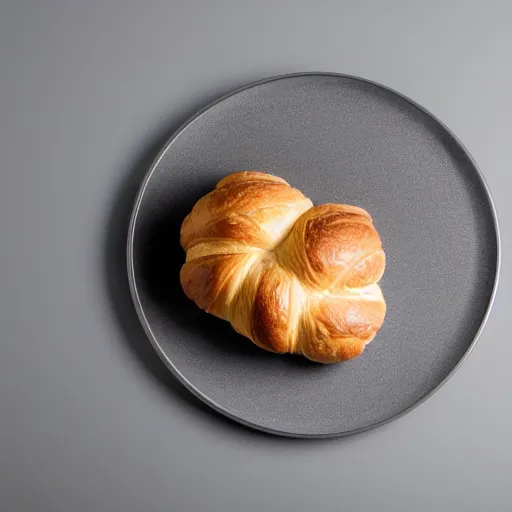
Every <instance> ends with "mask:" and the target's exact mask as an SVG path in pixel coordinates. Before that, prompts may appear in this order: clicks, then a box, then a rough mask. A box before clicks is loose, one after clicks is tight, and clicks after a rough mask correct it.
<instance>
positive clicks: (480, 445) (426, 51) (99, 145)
mask: <svg viewBox="0 0 512 512" xmlns="http://www.w3.org/2000/svg"><path fill="white" fill-rule="evenodd" d="M0 6H1V7H0V70H1V72H0V155H1V161H2V168H1V180H2V181H1V186H0V213H1V215H0V233H1V235H2V246H1V254H2V257H1V259H0V326H1V327H0V328H1V334H2V336H1V343H0V405H1V411H2V420H1V426H0V471H1V479H0V500H1V501H2V504H1V509H2V510H6V511H9V512H10V511H17V512H18V511H29V512H32V511H42V510H44V511H61V510H63V511H68V510H74V511H93V510H94V511H95V510H108V511H112V510H116V511H117V510H119V511H136V512H137V511H140V510H154V511H160V510H161V511H169V510H172V511H177V512H180V511H188V510H200V511H202V510H206V511H222V512H227V511H244V512H245V511H248V512H256V511H259V510H268V511H273V510H282V511H288V510H290V511H291V510H293V511H309V510H315V509H320V510H324V511H338V510H340V509H343V510H349V511H356V512H357V511H364V512H366V511H373V510H394V511H404V512H410V511H411V510H413V511H415V512H416V511H420V512H430V511H431V510H442V511H452V510H465V511H481V510H492V511H507V510H510V507H511V503H512V497H511V495H510V489H509V488H510V478H511V457H512V443H510V431H511V428H512V411H511V406H510V396H511V393H512V381H511V375H510V361H511V359H512V345H511V343H510V333H509V317H510V311H511V307H512V297H511V289H510V279H511V277H512V274H511V272H512V268H511V266H510V263H511V259H510V254H511V252H510V249H511V246H510V231H511V228H512V224H511V222H512V218H511V216H512V206H511V203H510V186H511V183H510V170H509V168H510V112H511V111H512V99H511V96H510V90H511V88H512V71H511V69H510V65H509V60H510V54H511V50H512V34H511V32H510V17H511V15H512V12H511V9H512V7H511V6H510V4H509V3H507V2H502V1H501V0H500V1H498V0H496V1H490V2H471V1H470V2H467V1H464V2H462V1H454V0H451V1H443V2H441V1H440V0H436V1H431V2H410V1H407V2H406V1H392V0H390V1H389V2H385V3H382V2H377V1H376V0H375V1H369V0H362V1H358V2H337V3H334V2H332V3H331V2H329V3H327V2H325V3H321V2H304V1H301V0H298V1H297V2H293V3H292V2H288V3H286V2H277V3H276V2H274V1H272V2H271V1H270V0H261V1H259V2H245V1H242V2H231V1H228V0H219V1H217V2H207V1H206V0H205V1H191V2H182V1H177V0H174V1H170V0H165V1H164V0H148V1H146V2H136V1H134V0H128V1H124V2H120V1H114V0H101V1H100V0H89V1H88V2H77V1H69V0H61V1H56V0H42V1H35V0H32V1H26V0H16V1H14V0H11V1H5V0H4V1H3V2H0ZM307 69H309V70H315V69H322V70H332V71H339V72H345V73H351V74H356V75H360V76H364V77H368V78H371V79H374V80H377V81H379V82H382V83H384V84H386V85H389V86H391V87H393V88H395V89H398V90H400V91H402V92H403V93H405V94H406V95H407V96H409V97H412V98H414V99H415V100H416V101H418V102H419V103H420V104H422V105H424V106H425V107H426V108H428V109H429V110H431V111H432V112H433V113H434V114H436V115H437V116H439V117H440V118H441V119H443V121H444V122H445V123H446V124H447V125H448V126H449V127H450V128H451V129H452V130H453V131H454V132H455V133H456V134H457V135H458V136H459V137H460V138H461V140H462V141H463V142H464V144H465V145H466V146H467V147H468V148H469V150H470V151H471V153H472V154H473V156H474V157H475V159H476V161H477V162H478V164H479V166H480V167H481V168H482V171H483V172H484V174H485V177H486V179H487V181H488V183H489V186H490V188H491V191H492V193H493V196H494V199H495V201H496V205H497V209H498V215H499V217H500V221H501V233H502V242H503V266H502V273H501V279H500V288H499V290H498V294H497V298H496V303H495V306H494V308H493V312H492V314H491V316H490V319H489V322H488V324H487V327H486V329H485V331H484V333H483V335H482V337H481V339H480V341H479V343H478V344H477V347H476V348H475V350H474V351H473V353H472V354H471V356H470V357H469V358H468V360H467V361H466V363H465V364H464V366H463V367H462V368H461V369H460V370H459V371H458V372H457V374H456V376H455V377H454V378H453V379H451V380H450V381H449V382H448V384H446V386H444V387H443V388H442V390H441V391H439V393H437V394H436V395H435V396H434V397H433V398H431V399H430V400H428V402H427V403H425V404H424V405H422V406H421V407H419V408H418V409H416V410H415V411H414V412H412V413H411V414H408V415H406V416H405V417H403V418H402V419H400V420H398V421H395V422H393V423H391V424H389V425H387V426H385V427H382V428H379V429H377V430H373V431H371V432H369V433H366V434H362V435H358V436H353V437H350V438H345V439H341V440H332V441H302V440H301V441H295V440H287V439H280V438H274V437H270V436H264V435H261V434H258V433H253V432H252V431H249V430H248V429H244V428H240V427H238V426H236V425H234V424H233V423H232V422H228V421H225V420H223V419H220V418H219V417H218V415H215V414H211V413H210V412H209V410H208V408H202V407H201V406H200V405H198V404H196V402H194V401H190V400H189V399H188V394H186V393H182V392H181V389H182V388H181V387H180V386H177V385H176V384H175V381H174V380H173V378H172V376H170V375H169V372H168V371H167V370H166V369H165V367H163V365H162V364H161V363H160V361H159V359H158V357H157V356H156V354H155V353H154V351H153V349H152V348H151V347H150V346H149V350H146V349H147V347H148V345H149V344H148V343H147V340H146V339H145V336H144V333H143V332H142V329H141V328H140V326H139V323H138V321H137V320H136V318H135V317H134V315H133V308H132V306H131V301H130V299H129V291H128V287H127V284H126V280H125V278H124V270H125V269H124V261H125V241H126V225H127V222H128V217H129V213H130V210H131V206H132V201H133V198H134V196H135V193H136V190H137V187H138V184H139V183H140V180H141V179H142V176H143V175H144V173H145V172H146V170H147V168H148V166H149V164H150V162H151V161H152V159H153V158H154V156H155V154H156V152H157V151H158V150H159V149H160V148H161V147H162V145H163V144H164V142H165V140H166V139H167V138H168V137H169V136H170V134H171V133H172V131H174V129H175V128H176V127H177V126H179V125H180V124H181V123H182V122H183V121H184V120H185V119H186V118H187V117H189V116H190V115H191V114H192V113H193V112H194V111H196V110H197V109H198V108H200V107H202V106H203V105H204V104H206V103H208V102H209V101H210V100H212V99H214V98H215V97H217V96H219V95H220V94H224V93H225V92H228V91H229V90H231V89H232V88H233V87H237V86H240V85H243V84H244V83H247V82H250V81H252V80H256V79H259V78H263V77H265V76H269V75H274V74H280V73H287V72H293V71H301V70H307Z"/></svg>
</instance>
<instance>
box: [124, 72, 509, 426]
mask: <svg viewBox="0 0 512 512" xmlns="http://www.w3.org/2000/svg"><path fill="white" fill-rule="evenodd" d="M241 169H258V170H264V171H268V172H272V173H274V174H277V175H279V176H281V177H284V178H285V179H286V180H288V182H289V183H291V184H292V185H293V186H296V187H298V188H299V189H300V190H302V191H303V192H304V193H305V194H306V195H307V196H308V197H310V198H311V199H312V200H313V202H314V203H315V204H324V203H328V202H333V203H342V204H355V205H357V206H362V207H364V208H365V209H367V210H368V211H370V212H371V215H372V217H373V221H374V223H375V226H376V227H377V229H378V231H379V233H380V235H381V238H382V240H383V246H384V249H385V251H386V262H387V265H386V266H387V269H386V272H385V275H384V277H383V279H382V281H381V286H382V288H383V291H384V294H385V297H386V301H387V315H386V317H387V318H386V321H385V324H384V327H383V328H382V329H381V330H380V332H379V334H378V336H377V337H376V339H375V343H372V344H371V345H369V346H368V347H367V348H366V350H365V353H364V355H362V356H361V357H359V358H356V359H355V360H352V361H349V362H346V363H344V364H338V365H327V366H325V365H318V364H316V363H311V362H309V361H305V360H304V359H303V358H300V357H282V356H279V355H274V354H269V353H266V352H263V351H261V350H260V349H258V348H257V347H255V346H254V345H253V344H252V343H250V342H248V341H247V340H246V339H245V338H243V337H242V336H240V335H239V334H237V333H236V332H235V331H234V330H233V329H231V328H230V327H229V326H228V325H227V324H226V323H225V322H222V321H220V320H218V319H216V318H213V317H211V316H210V315H207V316H205V315H204V313H203V312H202V311H200V310H199V309H198V308H197V307H196V306H195V304H194V303H193V302H191V301H190V300H187V298H186V297H185V295H184V293H183V291H182V290H181V286H180V283H179V269H180V267H181V265H182V264H183V263H184V260H185V257H184V253H183V251H182V250H180V243H179V240H180V225H181V222H182V221H183V219H184V217H185V215H187V213H188V212H190V210H191V209H192V206H193V205H194V203H195V202H196V201H197V199H199V197H201V196H202V195H203V194H204V193H205V192H208V191H209V190H212V189H213V188H214V187H215V183H216V182H217V181H219V179H221V178H222V177H224V176H225V175H226V174H228V173H230V172H234V171H237V170H241ZM496 229H497V228H496V219H495V212H494V208H493V205H492V200H491V198H490V196H489V193H488V190H487V188H486V186H485V184H484V183H483V181H482V177H481V174H480V172H479V170H478V168H477V167H476V166H475V164H474V162H473V161H472V159H471V157H470V156H469V155H468V154H467V152H466V151H465V149H464V148H463V147H462V146H461V145H460V143H459V142H458V141H457V140H456V139H455V138H454V136H453V135H452V134H450V133H449V132H448V131H447V129H446V128H445V127H444V126H442V125H441V124H440V123H439V122H437V121H436V120H435V119H434V118H433V117H432V116H431V115H430V114H428V113H427V112H425V111H424V110H423V109H422V108H420V107H419V106H417V105H415V104H413V103H412V102H410V101H408V100H406V99H405V98H404V97H403V96H400V95H398V94H397V93H395V92H393V91H390V90H388V89H385V88H383V87H381V86H379V85H377V84H374V83H370V82H367V81H363V80H360V79H358V78H355V77H348V76H339V75H329V74H307V75H287V76H284V77H278V78H271V79H268V80H264V81H262V82H258V83H256V84H253V85H248V86H247V87H244V88H243V89H241V90H238V91H236V92H234V93H233V94H230V95H229V96H228V97H225V98H223V99H221V100H219V101H218V102H216V103H215V104H213V105H212V106H209V107H207V108H206V110H204V111H202V112H200V113H199V114H198V115H197V116H194V118H193V119H192V120H191V121H190V122H188V123H187V124H186V125H185V126H184V127H183V128H181V129H180V130H179V131H178V132H177V133H176V135H174V136H173V137H172V139H171V140H170V141H169V142H168V144H167V145H166V146H165V147H164V149H163V150H162V153H161V154H160V155H159V156H158V157H157V159H156V160H155V163H154V164H153V165H152V167H151V169H150V171H149V173H148V175H147V177H146V178H145V180H144V182H143V184H142V186H141V191H140V193H139V195H138V198H137V201H136V204H135V209H134V214H133V217H132V224H131V226H130V230H129V237H128V265H129V277H130V280H131V286H132V290H133V295H134V300H135V304H136V307H137V311H138V313H139V316H140V319H141V322H142V323H143V326H144V328H145V329H146V332H147V334H148V336H149V338H150V339H151V341H152V343H153V344H154V346H155V349H156V350H157V352H158V353H159V355H160V356H161V357H162V359H163V361H164V362H165V363H166V364H167V365H168V367H169V369H170V370H171V371H173V373H174V374H175V375H176V376H177V377H178V378H179V379H180V380H181V381H182V382H183V383H184V384H185V385H186V386H187V387H188V388H189V389H190V390H191V391H192V392H193V393H194V394H196V395H197V396H198V397H199V398H201V399H203V400H204V401H205V402H206V403H208V404H210V405H212V407H214V408H215V409H217V410H219V411H221V412H222V413H224V414H225V415H227V416H229V417H231V418H234V419H236V420H238V421H240V422H242V423H243V424H246V425H249V426H254V427H256V428H258V429H262V430H264V431H266V432H273V433H281V434H284V435H291V436H334V435H343V434H348V433H354V432H357V431H362V430H364V429H368V428H370V427H372V426H375V425H377V424H382V423H383V422H386V421H388V420H390V419H392V418H395V417H397V416H398V415H400V414H401V413H403V412H404V411H406V410H408V409H410V408H412V407H413V406H414V405H416V404H417V403H418V402H419V401H420V400H422V399H424V398H425V397H426V396H427V395H429V394H431V393H432V392H433V391H434V390H435V389H436V388H437V387H438V386H440V385H441V383H443V382H444V381H445V380H446V379H447V378H448V376H449V375H450V374H451V373H452V372H453V371H454V370H455V368H456V367H457V365H459V363H460V361H461V360H462V359H463V358H464V356H465V355H466V354H467V353H468V352H469V350H470V348H471V347H472V346H473V343H474V340H475V338H476V337H477V334H478V333H479V332H480V331H481V326H482V323H483V322H484V319H486V318H487V315H488V311H489V308H490V303H491V300H492V297H493V294H494V291H495V287H496V282H497V274H498V261H499V258H498V241H499V240H498V235H497V232H496ZM454 298H456V300H454Z"/></svg>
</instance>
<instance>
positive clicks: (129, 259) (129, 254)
mask: <svg viewBox="0 0 512 512" xmlns="http://www.w3.org/2000/svg"><path fill="white" fill-rule="evenodd" d="M307 76H323V77H333V78H344V79H350V80H354V81H356V82H361V83H364V84H367V85H372V86H376V87H378V88H381V89H383V90H385V91H387V92H390V93H392V94H394V95H396V96H397V97H398V98H401V99H402V100H404V101H406V102H407V103H409V104H410V105H412V106H413V107H415V108H417V109H419V110H420V111H421V112H422V113H423V114H425V115H427V116H428V117H430V118H431V119H432V120H433V121H434V122H435V123H436V124H437V125H439V126H440V127H441V128H442V129H443V130H445V132H446V133H448V134H449V135H450V137H452V138H453V140H454V142H455V143H456V144H457V145H458V146H459V148H460V149H461V150H462V152H463V153H464V155H465V156H466V158H467V159H468V160H469V162H470V163H471V165H472V167H473V169H474V171H475V173H476V176H477V178H478V180H479V182H480V185H481V187H482V189H483V192H484V195H485V196H486V199H487V202H488V204H489V207H490V210H491V216H492V221H493V226H494V231H495V236H496V268H495V272H494V283H493V288H492V292H491V295H490V297H489V301H488V304H487V306H486V309H485V313H484V316H483V318H482V322H481V323H480V326H479V328H478V330H477V332H476V334H475V336H474V338H473V340H472V341H471V343H470V344H469V346H468V348H467V350H466V351H465V352H464V354H463V355H462V357H461V358H460V359H459V360H458V362H457V363H456V364H455V365H454V367H453V368H452V369H451V370H450V372H449V373H448V375H447V376H446V377H445V378H444V379H442V380H441V381H440V382H439V383H438V384H437V385H436V386H435V387H434V388H433V389H432V390H430V391H429V392H428V393H427V394H425V395H424V396H422V397H421V398H420V399H418V400H417V401H416V402H414V403H413V404H411V405H410V406H409V407H407V408H405V409H404V410H402V411H400V412H398V413H396V414H394V415H392V416H390V417H389V418H385V419H384V420H381V421H378V422H375V423H372V424H370V425H366V426H364V427H358V428H356V429H352V430H346V431H341V432H332V433H323V434H322V433H321V434H305V433H299V432H291V431H283V430H278V429H272V428H269V427H265V426H263V425H259V424H257V423H253V422H251V421H247V420H245V419H244V418H241V417H239V416H237V415H235V414H233V413H231V412H230V411H229V410H228V409H226V408H225V407H223V406H222V405H220V404H218V403H216V402H215V400H213V399H211V398H209V397H208V396H207V395H206V394H204V393H203V392H202V391H200V390H199V389H198V388H197V387H196V386H195V385H194V384H193V383H192V382H190V381H189V380H188V379H187V378H186V377H185V376H184V375H183V374H182V373H181V372H180V371H179V369H178V368H177V367H176V366H175V365H174V363H173V362H172V360H171V359H170V358H169V357H168V356H167V354H166V353H165V351H164V350H163V348H162V347H161V346H160V344H159V343H158V340H157V339H156V336H155V335H154V334H153V331H152V330H151V326H150V325H149V322H148V320H147V318H146V316H145V314H144V310H143V306H142V303H141V301H140V297H139V293H138V290H137V283H136V277H135V268H134V261H133V242H134V235H135V224H136V221H137V217H138V213H139V209H140V205H141V203H142V199H143V196H144V193H145V191H146V188H147V186H148V184H149V181H150V180H151V177H152V175H153V173H154V171H155V170H156V168H157V167H158V165H159V163H160V161H161V160H162V158H163V156H164V155H165V154H166V153H167V151H168V150H169V148H170V147H171V146H172V144H173V143H174V142H175V141H176V140H177V139H178V137H179V136H180V135H181V134H182V133H183V132H184V131H185V130H186V129H187V128H188V127H189V126H191V125H192V124H193V123H194V122H195V121H196V120H198V119H199V118H200V117H201V116H203V115H204V114H205V113H206V112H207V111H209V110H210V109H211V108H212V107H214V106H216V105H217V104H219V103H222V102H223V101H225V100H226V99H228V98H230V97H232V96H235V95H237V94H239V93H241V92H244V91H247V90H249V89H252V88H254V87H257V86H260V85H263V84H266V83H270V82H275V81H278V80H285V79H289V78H300V77H307ZM501 250H502V249H501V235H500V228H499V221H498V214H497V211H496V205H495V203H494V200H493V198H492V195H491V192H490V189H489V186H488V184H487V182H486V180H485V177H484V175H483V173H482V171H481V169H480V167H479V166H478V164H477V163H476V161H475V159H474V158H473V156H472V155H471V153H470V152H469V150H468V149H467V148H466V146H465V145H464V144H463V143H462V142H461V140H460V139H459V138H458V137H457V136H456V135H455V133H453V132H452V130H450V128H448V127H447V126H446V125H445V124H444V123H443V122H442V121H441V120H440V119H438V117H437V116H435V115H434V114H432V112H430V111H429V110H427V109H426V108H425V107H423V106H422V105H420V104H418V103H416V102H415V101H414V100H412V99H410V98H409V97H407V96H405V95H404V94H402V93H400V92H398V91H396V90H395V89H392V88H391V87H388V86H386V85H383V84H381V83H379V82H376V81H373V80H369V79H367V78H363V77H360V76H356V75H351V74H345V73H336V72H327V71H306V72H298V73H288V74H282V75H275V76H271V77H267V78H263V79H261V80H257V81H254V82H250V83H248V84H246V85H243V86H241V87H238V88H236V89H234V90H232V91H230V92H228V93H227V94H224V95H222V96H220V97H219V98H217V99H215V100H213V101H211V102H210V103H208V104H207V105H206V106H204V107H203V108H201V109H200V110H198V111H197V112H196V113H195V114H193V115H192V116H191V117H189V118H188V119H187V120H186V121H185V122H184V123H183V124H182V125H181V126H180V127H179V128H178V129H177V130H176V131H174V133H173V134H172V135H171V136H170V138H169V139H168V140H167V142H166V143H165V144H164V145H163V147H162V149H161V150H160V152H159V153H158V155H157V156H156V158H155V159H154V160H153V162H152V164H151V166H150V167H149V169H148V171H147V172H146V174H145V176H144V178H143V180H142V183H141V185H140V188H139V190H138V192H137V196H136V198H135V201H134V204H133V208H132V213H131V216H130V222H129V226H128V237H127V251H126V263H127V273H128V283H129V288H130V293H131V296H132V300H133V303H134V306H135V310H136V312H137V316H138V318H139V321H140V322H141V324H142V327H143V329H144V331H145V333H146V336H147V337H148V338H149V341H150V342H151V344H152V345H153V348H154V349H155V351H156V352H157V354H158V355H159V357H160V359H161V360H162V361H163V363H164V364H165V366H166V367H167V368H168V369H169V370H170V371H171V373H172V374H173V375H174V377H176V378H177V379H178V381H179V382H180V383H181V384H182V385H184V386H185V387H186V388H187V389H188V391H190V392H191V393H192V394H193V395H195V396H196V397H197V398H199V399H200V400H201V401H202V402H204V403H205V404H206V405H208V406H209V407H211V408H212V409H214V410H215V411H216V412H217V413H220V414H222V415H224V416H226V417H227V418H229V419H231V420H233V421H235V422H237V423H240V424H242V425H244V426H245V427H249V428H251V429H254V430H257V431H260V432H265V433H267V434H273V435H278V436H283V437H292V438H301V439H329V438H336V437H345V436H349V435H354V434H359V433H362V432H366V431H369V430H373V429H375V428H378V427H380V426H382V425H386V424H387V423H390V422H392V421H394V420H397V419H399V418H401V417H402V416H404V415H406V414H408V413H409V412H411V411H413V410H414V409H416V408H417V407H419V406H420V405H421V404H423V403H425V402H426V401H427V400H428V399H429V398H431V397H432V396H433V395H434V394H435V393H437V392H438V391H439V390H440V389H441V388H442V387H443V386H444V385H445V384H446V383H447V382H448V381H449V380H450V379H451V378H452V377H453V375H455V373H456V372H457V371H458V370H459V369H460V368H461V366H462V365H463V364H464V362H465V361H466V360H467V358H468V357H469V355H470V354H471V352H472V351H473V349H474V348H475V346H476V344H477V342H478V340H479V338H480V336H481V334H482V332H483V330H484V328H485V326H486V324H487V321H488V319H489V316H490V314H491V311H492V308H493V305H494V301H495V298H496V292H497V289H498V282H499V277H500V270H501Z"/></svg>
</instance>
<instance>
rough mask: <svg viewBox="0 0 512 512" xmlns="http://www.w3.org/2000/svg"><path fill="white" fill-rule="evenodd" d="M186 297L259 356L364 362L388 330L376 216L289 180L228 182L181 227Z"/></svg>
mask: <svg viewBox="0 0 512 512" xmlns="http://www.w3.org/2000/svg"><path fill="white" fill-rule="evenodd" d="M181 245H182V246H183V248H184V249H185V251H186V253H187V256H186V263H185V264H184V265H183V267H182V269H181V273H180V280H181V285H182V287H183V290H184V292H185V293H186V295H187V296H188V297H189V298H190V299H192V300H193V301H194V302H195V303H196V304H197V306H199V307H200V308H201V309H203V310H205V311H207V312H208V313H212V314H214V315H215V316H217V317H219V318H222V319H224V320H227V321H229V322H231V325H232V326H233V327H234V329H235V330H236V331H237V332H239V333H240V334H242V335H244V336H246V337H248V338H249V339H251V340H252V341H253V342H254V343H255V344H256V345H258V346H259V347H261V348H263V349H265V350H269V351H271V352H277V353H294V354H303V355H304V356H306V357H307V358H309V359H311V360H313V361H318V362H321V363H333V362H339V361H345V360H347V359H351V358H353V357H355V356H358V355H359V354H361V353H362V352H363V350H364V347H365V345H366V344H367V343H368V342H370V341H371V340H372V339H373V338H374V336H375V334H376V333H377V331H378V330H379V329H380V327H381V325H382V323H383V321H384V316H385V313H386V303H385V301H384V298H383V296H382V293H381V290H380V288H379V286H378V284H377V282H378V281H379V279H380V278H381V276H382V274H383V272H384V267H385V255H384V251H383V250H382V245H381V240H380V237H379V235H378V233H377V231H376V229H375V227H374V226H373V223H372V219H371V217H370V215H369V214H368V213H367V212H366V211H365V210H363V209H361V208H357V207H355V206H347V205H339V204H324V205H320V206H313V203H312V202H311V201H310V200H309V199H308V198H307V197H305V196H304V195H303V194H302V193H301V192H300V191H299V190H297V189H295V188H292V187H291V186H290V185H289V184H288V183H287V182H286V181H285V180H283V179H281V178H278V177H276V176H272V175H270V174H265V173H261V172H253V171H244V172H237V173H234V174H231V175H229V176H227V177H225V178H224V179H222V180H220V181H219V183H218V184H217V186H216V188H215V190H213V191H212V192H210V193H209V194H207V195H205V196H204V197H202V198H201V199H200V200H199V201H198V202H197V203H196V204H195V206H194V207H193V209H192V212H191V213H190V214H189V215H188V216H187V217H186V218H185V220H184V221H183V224H182V226H181Z"/></svg>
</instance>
